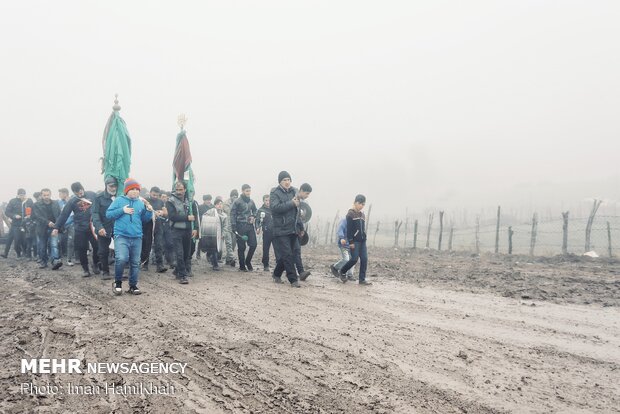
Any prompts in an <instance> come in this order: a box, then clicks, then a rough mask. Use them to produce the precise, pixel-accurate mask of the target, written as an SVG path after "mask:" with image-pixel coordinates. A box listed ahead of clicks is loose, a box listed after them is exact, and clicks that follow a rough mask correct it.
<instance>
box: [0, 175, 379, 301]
mask: <svg viewBox="0 0 620 414" xmlns="http://www.w3.org/2000/svg"><path fill="white" fill-rule="evenodd" d="M104 184H105V188H104V189H103V190H102V191H100V192H99V193H95V192H93V191H85V190H84V187H83V186H82V185H81V184H80V183H79V182H75V183H73V184H72V185H71V192H72V193H73V196H71V197H70V196H69V190H68V189H66V188H61V189H60V190H58V197H59V199H58V200H53V199H52V191H51V190H50V189H49V188H44V189H42V190H41V191H40V192H37V193H34V194H33V197H34V201H33V200H32V199H30V198H28V197H27V195H26V191H25V190H24V189H19V190H18V191H17V197H16V198H14V199H12V200H10V201H9V203H8V204H7V205H6V208H5V211H4V215H5V218H6V219H7V220H6V221H7V222H8V224H9V225H10V227H9V233H8V238H7V240H6V244H5V248H4V253H3V254H0V256H2V257H3V258H7V257H8V255H9V252H10V249H11V247H13V249H14V251H15V253H16V255H17V257H24V258H29V259H32V260H35V259H36V261H37V263H38V265H39V268H40V269H47V268H51V270H58V269H60V268H61V267H62V266H63V263H64V262H63V258H65V259H66V263H67V265H69V266H73V261H74V258H75V257H77V258H78V259H79V263H80V265H81V267H82V275H83V276H84V277H90V276H91V275H92V274H95V275H101V277H102V278H103V279H104V280H111V279H112V278H113V279H114V283H113V292H114V294H116V295H120V294H122V292H123V290H122V283H123V278H124V272H125V269H129V272H128V273H129V275H128V282H129V290H128V293H130V294H133V295H139V294H140V293H141V291H140V289H139V288H138V280H139V274H140V271H141V270H144V271H147V270H148V269H149V264H150V262H151V261H154V264H155V267H156V272H158V273H164V272H166V271H168V269H169V268H170V269H172V273H173V275H174V277H175V278H176V279H177V280H178V282H179V283H181V284H188V283H189V278H190V277H191V276H193V273H192V260H199V259H200V257H201V252H202V253H204V254H205V255H206V259H207V260H208V263H209V264H210V265H211V268H212V269H213V270H214V271H219V270H220V269H221V266H220V265H227V266H231V267H238V270H239V271H240V272H252V271H254V267H253V265H252V259H253V257H254V253H255V251H256V248H257V247H258V241H259V238H260V239H261V240H262V257H261V263H262V266H263V271H265V272H271V276H272V279H273V281H274V282H275V283H284V282H283V281H282V276H283V275H285V276H286V279H287V280H288V282H289V283H290V285H291V286H292V287H301V285H300V283H299V281H305V280H306V279H307V278H308V277H309V276H310V274H311V273H310V272H309V271H308V270H305V269H304V266H303V260H302V255H301V247H302V245H303V244H304V241H306V242H307V240H308V237H307V229H306V224H305V223H304V219H303V217H302V214H303V213H302V210H301V208H300V205H301V203H302V202H304V200H306V199H307V198H308V197H309V196H310V194H311V193H312V187H311V186H310V184H308V183H304V184H302V185H301V186H300V187H299V189H297V188H295V187H293V186H292V180H291V176H290V174H289V173H288V172H286V171H282V172H280V173H279V175H278V185H277V186H276V187H274V188H273V189H272V190H271V192H270V194H266V195H264V196H263V197H262V205H261V206H260V207H259V208H257V206H256V204H255V203H254V201H253V200H252V198H251V195H252V188H251V186H250V185H248V184H244V185H243V186H242V187H241V195H240V196H239V192H238V191H237V190H232V191H231V192H230V197H229V198H228V199H226V200H224V199H223V198H222V197H215V199H214V198H213V196H212V195H209V194H208V195H205V196H204V197H203V202H202V204H199V203H198V202H197V201H195V200H193V199H192V197H190V195H189V194H188V191H187V183H186V182H184V181H177V182H176V183H175V184H174V190H173V191H172V192H164V191H162V190H161V189H160V188H159V187H151V188H150V191H149V192H148V193H147V192H146V189H144V188H142V187H141V185H140V184H139V183H138V181H136V180H135V179H132V178H128V179H127V180H125V181H124V182H123V183H122V184H123V188H124V190H123V194H118V193H117V190H118V188H119V183H118V182H117V179H116V178H114V177H111V176H110V177H107V178H106V179H105V183H104ZM365 203H366V198H365V197H364V196H363V195H361V194H360V195H357V196H356V197H355V200H354V203H353V207H352V208H351V209H350V210H349V211H348V213H347V215H346V217H345V218H343V219H342V220H341V222H340V223H339V226H338V231H337V234H338V238H337V239H338V249H339V251H340V254H341V260H339V261H338V262H337V263H334V264H333V265H331V266H330V269H331V272H332V274H333V275H334V276H335V277H337V278H339V279H340V280H341V281H342V282H343V283H345V282H347V281H349V280H355V278H354V276H353V268H354V266H355V265H356V263H357V262H358V261H359V262H360V266H359V271H358V283H359V284H360V285H363V286H367V285H370V284H371V283H370V282H367V281H366V268H367V261H368V254H367V250H366V225H365V216H364V213H363V211H362V210H363V208H364V205H365ZM206 226H211V227H210V230H213V229H214V231H211V232H207V231H205V228H206ZM213 226H215V227H213ZM211 234H215V235H216V236H212V235H211ZM214 237H215V239H214ZM272 247H273V251H274V255H275V258H276V263H275V266H274V268H273V271H272V269H271V263H270V251H271V248H272ZM235 250H236V251H237V257H236V258H235V256H234V251H235ZM89 252H90V253H91V254H90V261H91V262H90V263H89ZM112 263H113V264H114V275H113V276H112V275H111V273H110V265H111V264H112Z"/></svg>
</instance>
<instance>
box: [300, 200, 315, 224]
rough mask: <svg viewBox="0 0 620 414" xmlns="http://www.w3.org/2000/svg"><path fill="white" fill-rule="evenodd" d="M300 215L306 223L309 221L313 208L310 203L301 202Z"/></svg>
mask: <svg viewBox="0 0 620 414" xmlns="http://www.w3.org/2000/svg"><path fill="white" fill-rule="evenodd" d="M299 217H300V218H301V221H302V222H304V223H307V222H309V221H310V218H311V217H312V208H310V204H308V203H306V202H305V201H302V202H300V203H299Z"/></svg>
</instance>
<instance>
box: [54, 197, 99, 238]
mask: <svg viewBox="0 0 620 414" xmlns="http://www.w3.org/2000/svg"><path fill="white" fill-rule="evenodd" d="M95 198H97V195H96V194H95V193H93V192H92V191H86V192H84V197H82V198H77V197H76V196H73V197H71V198H70V199H69V201H67V204H65V207H64V208H63V209H62V212H61V213H60V217H58V220H57V221H56V226H55V228H57V229H62V228H63V227H64V225H65V223H66V222H67V219H68V218H69V216H70V215H71V212H73V226H74V228H75V231H85V230H88V229H89V228H90V219H91V211H92V209H91V207H92V205H93V203H94V202H95ZM83 199H84V200H83ZM85 200H86V201H85Z"/></svg>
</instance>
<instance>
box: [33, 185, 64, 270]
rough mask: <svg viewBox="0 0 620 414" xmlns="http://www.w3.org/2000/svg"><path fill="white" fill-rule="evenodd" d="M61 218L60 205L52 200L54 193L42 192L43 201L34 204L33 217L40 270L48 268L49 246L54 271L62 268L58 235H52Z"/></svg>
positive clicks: (49, 191)
mask: <svg viewBox="0 0 620 414" xmlns="http://www.w3.org/2000/svg"><path fill="white" fill-rule="evenodd" d="M58 216H60V207H59V206H58V203H57V202H56V201H54V200H52V191H51V190H50V189H49V188H44V189H42V190H41V201H37V202H36V203H35V204H34V212H33V217H34V220H35V223H36V229H37V230H36V231H37V236H38V237H39V244H38V248H39V259H40V265H39V269H45V268H47V262H48V260H49V259H50V257H49V256H48V244H49V250H50V252H51V259H52V270H58V269H60V267H61V266H62V261H61V260H60V254H59V252H58V235H54V236H53V235H52V232H53V231H54V224H55V223H56V220H58Z"/></svg>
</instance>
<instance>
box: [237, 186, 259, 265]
mask: <svg viewBox="0 0 620 414" xmlns="http://www.w3.org/2000/svg"><path fill="white" fill-rule="evenodd" d="M250 194H252V188H251V187H250V186H249V185H248V184H243V186H242V187H241V197H239V198H238V199H236V200H235V202H234V203H233V205H232V208H231V209H230V226H231V228H232V232H233V235H234V236H235V237H236V239H237V253H238V256H239V271H241V272H248V271H249V272H251V271H252V270H254V268H253V267H252V263H251V262H252V257H253V256H254V251H255V250H256V244H257V243H256V230H255V229H254V220H255V217H256V204H254V201H252V199H251V198H250ZM246 242H247V245H248V254H247V256H246V254H245V248H246Z"/></svg>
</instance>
